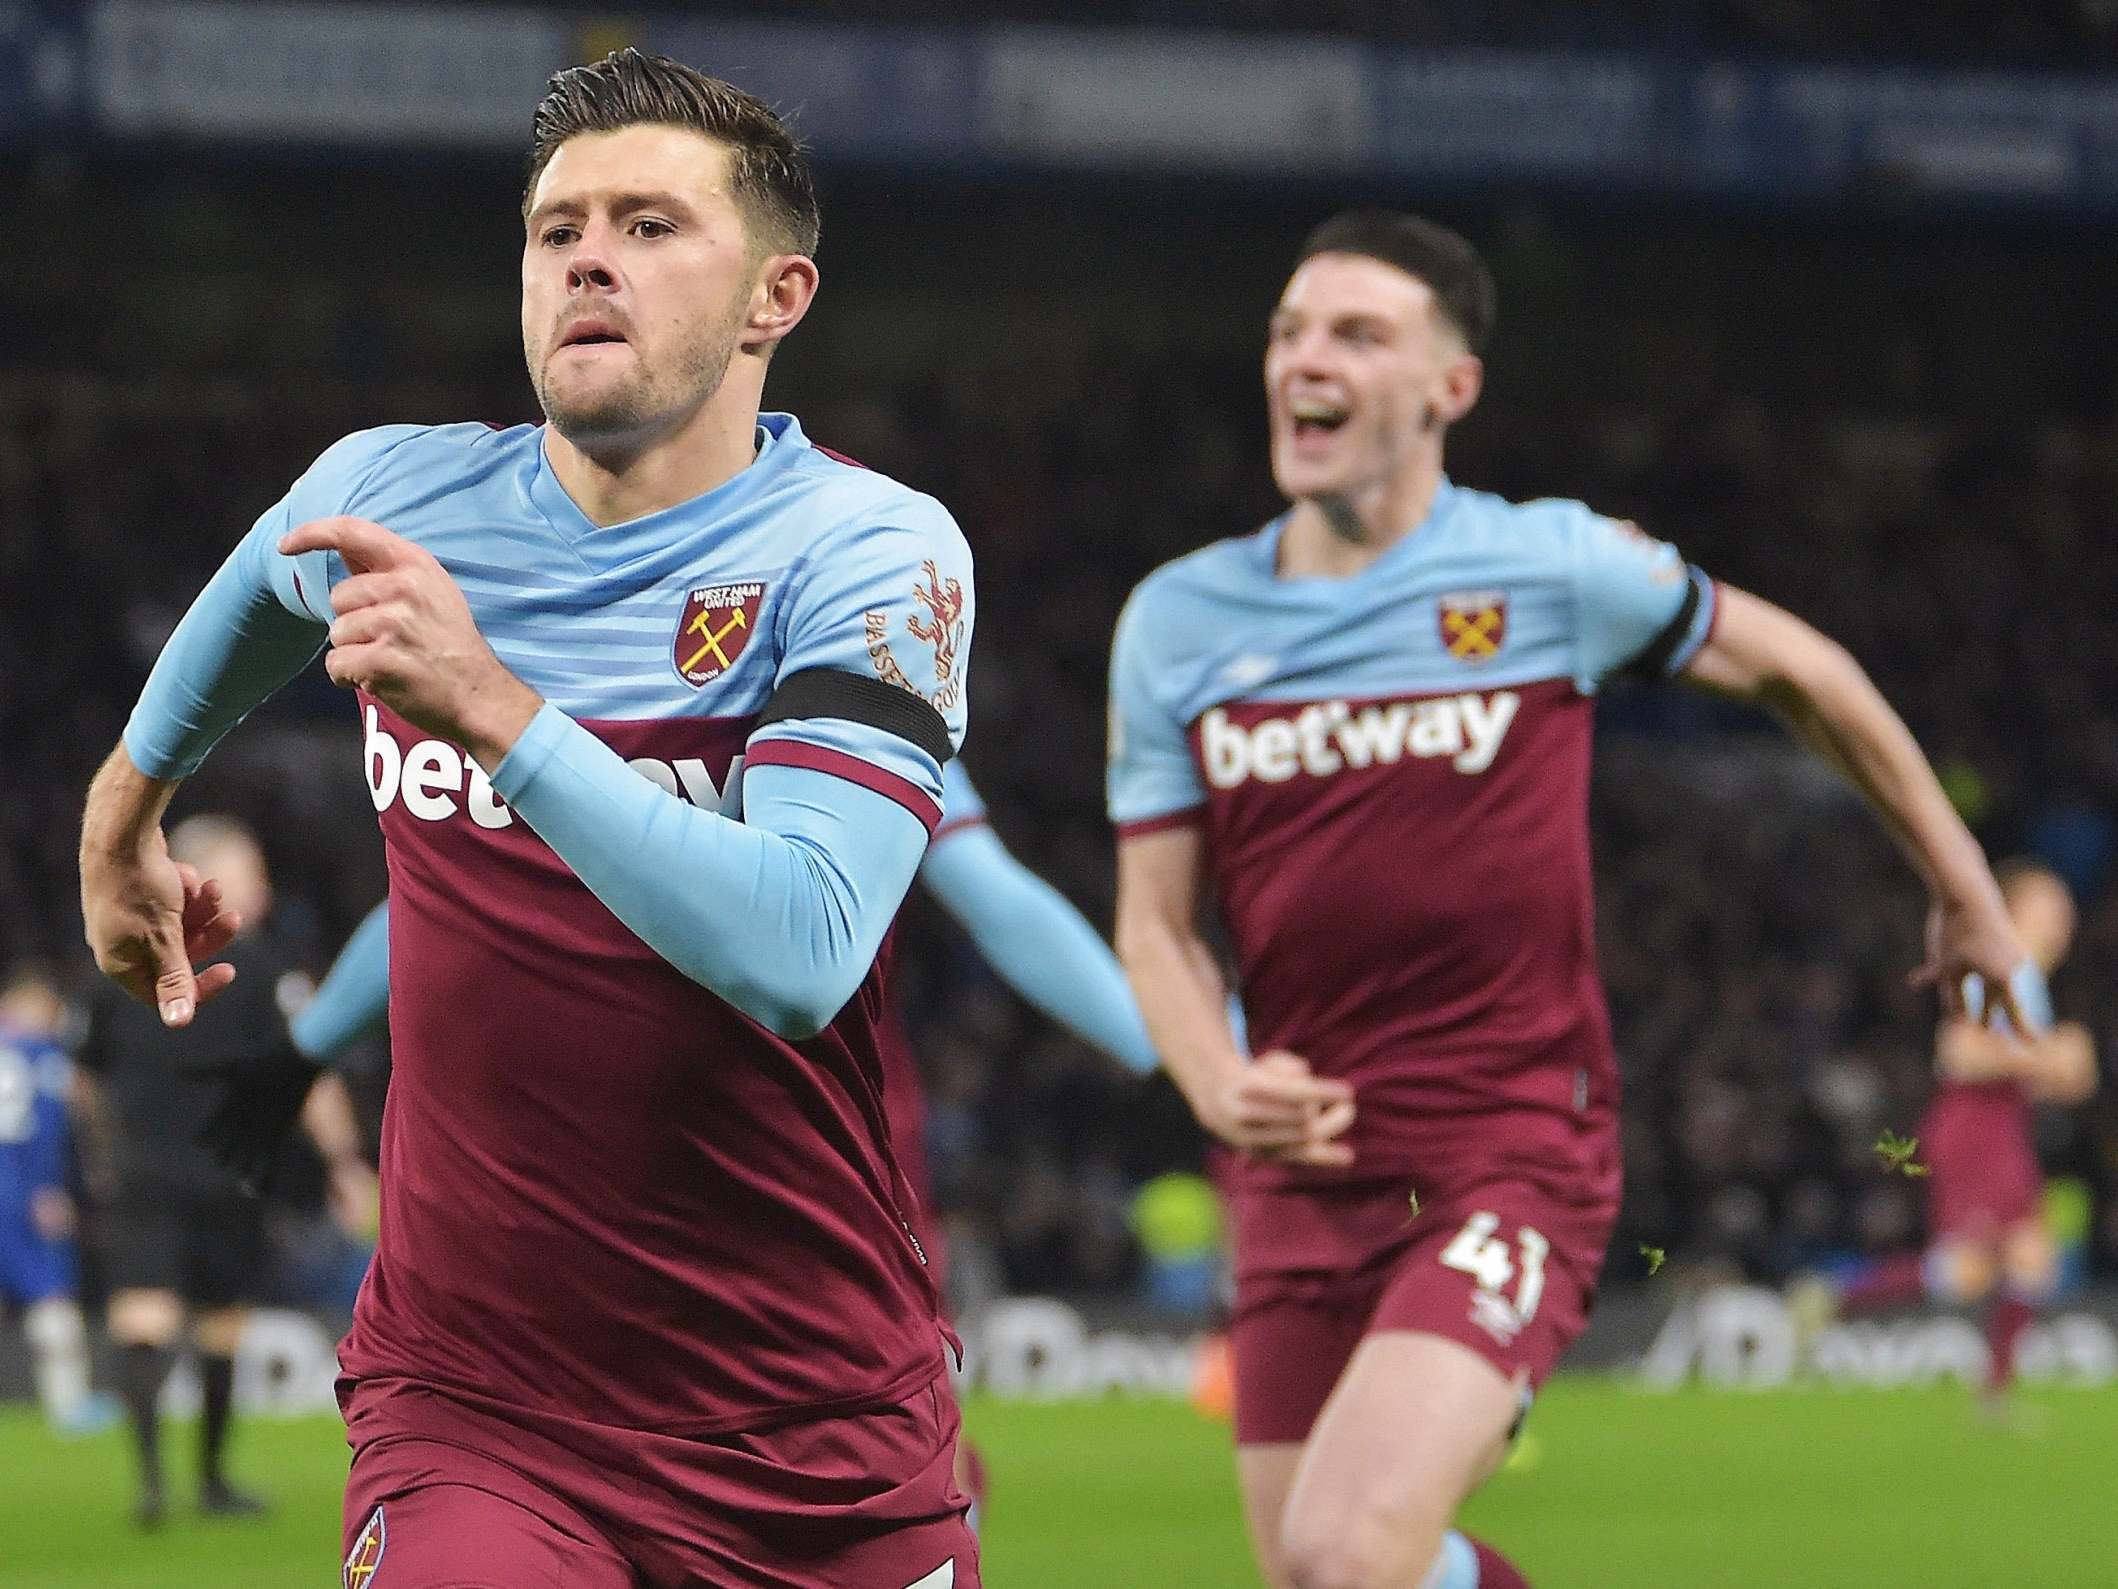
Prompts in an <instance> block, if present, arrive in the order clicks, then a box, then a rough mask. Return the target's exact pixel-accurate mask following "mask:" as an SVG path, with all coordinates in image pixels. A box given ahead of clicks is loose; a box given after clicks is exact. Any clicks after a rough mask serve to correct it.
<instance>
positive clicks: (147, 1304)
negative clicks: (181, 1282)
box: [109, 1290, 184, 1346]
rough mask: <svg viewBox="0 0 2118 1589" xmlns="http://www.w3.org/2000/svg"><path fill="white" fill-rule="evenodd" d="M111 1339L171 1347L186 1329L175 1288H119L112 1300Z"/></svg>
mask: <svg viewBox="0 0 2118 1589" xmlns="http://www.w3.org/2000/svg"><path fill="white" fill-rule="evenodd" d="M109 1327H110V1336H111V1339H112V1340H114V1341H116V1342H117V1343H118V1344H119V1345H120V1346H169V1345H173V1344H174V1343H175V1341H176V1338H177V1336H178V1334H179V1333H180V1332H181V1331H182V1330H183V1328H184V1304H183V1302H182V1300H181V1299H179V1298H178V1296H177V1294H176V1293H175V1292H174V1291H159V1290H156V1291H146V1290H141V1291H120V1292H118V1293H117V1294H116V1295H114V1296H113V1297H112V1298H111V1299H110V1311H109Z"/></svg>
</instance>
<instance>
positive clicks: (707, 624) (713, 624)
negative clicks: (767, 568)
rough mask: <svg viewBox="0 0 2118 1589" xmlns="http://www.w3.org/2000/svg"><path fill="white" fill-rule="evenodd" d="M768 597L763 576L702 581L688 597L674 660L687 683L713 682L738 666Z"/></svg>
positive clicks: (694, 685)
mask: <svg viewBox="0 0 2118 1589" xmlns="http://www.w3.org/2000/svg"><path fill="white" fill-rule="evenodd" d="M764 599H765V582H764V581H763V580H761V579H740V580H735V581H732V582H730V583H729V584H725V585H700V586H699V587H698V588H696V589H695V590H693V591H692V592H691V594H690V595H688V596H686V597H685V598H684V613H683V616H682V617H680V618H678V619H677V638H676V642H675V645H674V647H673V649H672V651H671V653H670V660H671V661H672V662H674V663H675V664H676V667H677V672H678V674H679V675H681V676H682V678H683V680H684V682H685V683H686V684H689V685H691V686H692V687H693V688H697V687H698V686H699V685H701V684H711V683H712V682H713V681H714V680H715V679H717V678H719V677H720V676H721V675H722V674H723V673H726V672H727V671H728V670H729V669H730V668H732V667H734V666H735V659H736V658H737V657H739V656H741V655H742V654H743V647H745V646H747V645H748V644H750V637H751V636H752V635H753V634H755V633H757V610H758V606H759V604H760V603H762V602H763V601H764Z"/></svg>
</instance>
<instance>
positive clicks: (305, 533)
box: [279, 515, 419, 574]
mask: <svg viewBox="0 0 2118 1589" xmlns="http://www.w3.org/2000/svg"><path fill="white" fill-rule="evenodd" d="M279 549H280V551H281V552H282V553H284V554H285V555H287V556H288V557H297V556H299V555H300V554H302V553H303V552H336V553H338V555H339V556H340V557H342V558H344V559H345V560H346V567H348V568H349V569H351V570H353V572H354V573H356V574H365V573H372V572H374V571H375V570H377V569H382V568H397V567H401V566H402V565H403V564H405V563H407V562H410V561H412V559H413V558H414V556H416V554H417V553H418V550H419V549H418V548H417V547H416V546H414V545H413V544H412V543H411V542H410V541H408V540H406V539H405V538H404V537H403V536H401V535H395V534H392V533H391V532H390V531H388V530H386V529H384V528H383V527H382V526H381V525H380V524H376V523H373V522H371V521H369V520H367V519H356V518H352V517H350V516H346V515H340V516H339V517H337V518H329V519H311V520H310V521H309V522H308V523H307V524H299V525H296V526H295V527H294V528H293V529H291V530H289V531H288V532H287V533H286V534H285V535H283V536H281V537H280V542H279Z"/></svg>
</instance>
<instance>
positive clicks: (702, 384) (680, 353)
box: [522, 127, 758, 445]
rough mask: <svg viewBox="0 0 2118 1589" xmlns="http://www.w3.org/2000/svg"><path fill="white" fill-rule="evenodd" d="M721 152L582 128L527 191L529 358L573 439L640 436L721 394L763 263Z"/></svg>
mask: <svg viewBox="0 0 2118 1589" xmlns="http://www.w3.org/2000/svg"><path fill="white" fill-rule="evenodd" d="M729 164H730V151H729V149H728V147H727V146H726V145H725V144H721V143H717V142H715V141H714V140H713V139H710V138H706V137H703V136H701V135H700V134H698V133H695V132H691V131H688V130H686V129H684V128H681V127H627V128H624V129H622V130H621V131H618V132H606V133H583V134H581V135H580V136H578V137H575V138H569V139H568V140H567V141H566V142H565V143H564V144H562V145H560V147H559V150H558V152H557V153H556V154H554V155H553V156H552V158H551V161H550V163H549V164H547V165H546V166H545V168H544V170H543V172H542V174H541V175H540V176H539V177H538V179H537V187H536V191H535V192H534V193H533V194H532V195H531V199H530V213H529V217H528V223H527V235H526V237H525V239H524V244H523V251H522V350H523V354H524V356H525V358H526V359H527V360H528V362H529V372H530V381H531V384H533V385H534V386H535V387H536V389H537V400H538V402H539V403H540V404H541V405H542V406H543V408H544V413H545V417H546V418H548V419H549V420H550V421H551V422H552V424H553V425H554V426H556V427H557V428H558V430H559V431H560V433H561V434H562V435H564V436H565V437H566V438H567V439H568V440H569V441H573V442H576V443H579V444H584V445H593V444H594V443H596V442H598V441H610V442H622V441H625V440H627V439H640V440H645V439H647V438H650V437H652V436H653V435H655V434H656V433H658V432H661V431H664V430H667V429H673V428H675V427H676V426H677V425H680V424H681V423H683V421H684V420H686V419H687V418H689V417H690V415H691V414H693V413H695V412H696V411H697V410H698V408H699V407H700V406H701V405H703V404H704V403H705V402H706V401H707V399H709V398H710V397H712V396H713V394H714V393H715V391H717V390H718V389H719V387H720V384H721V380H722V377H723V376H724V375H726V373H727V371H728V363H729V360H730V358H731V357H732V356H733V355H734V352H735V348H736V343H737V338H738V335H739V332H740V329H741V327H742V325H743V322H744V318H745V313H746V310H747V307H748V304H749V299H750V294H751V290H752V287H753V284H754V281H755V279H756V276H757V267H758V258H757V255H756V253H755V251H754V250H753V248H752V246H751V243H750V240H749V237H748V233H747V228H746V226H745V223H744V217H743V213H742V211H741V209H740V207H739V206H738V205H737V202H736V199H735V194H734V191H733V188H732V185H731V182H730V178H729Z"/></svg>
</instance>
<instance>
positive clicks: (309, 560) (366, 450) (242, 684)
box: [125, 425, 420, 778]
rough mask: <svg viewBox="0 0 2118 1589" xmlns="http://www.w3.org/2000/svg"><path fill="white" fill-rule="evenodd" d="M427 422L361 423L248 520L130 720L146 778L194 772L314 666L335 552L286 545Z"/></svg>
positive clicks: (326, 619) (334, 509) (131, 741)
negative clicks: (369, 426) (287, 550)
mask: <svg viewBox="0 0 2118 1589" xmlns="http://www.w3.org/2000/svg"><path fill="white" fill-rule="evenodd" d="M419 428H420V427H418V426H414V425H392V426H387V427H385V428H383V429H381V430H366V431H360V432H358V433H356V434H354V435H351V436H348V437H346V438H345V439H344V440H342V441H339V442H337V443H335V444H334V445H332V446H331V447H330V448H329V449H327V450H326V451H325V452H324V454H323V456H321V457H320V458H318V459H317V460H316V462H315V463H313V464H311V465H310V466H309V469H308V472H307V473H305V474H304V475H303V476H302V477H301V478H300V479H299V480H297V481H296V482H295V483H294V485H293V486H292V487H291V488H290V489H289V490H288V492H287V494H286V495H285V496H284V497H282V498H281V499H280V500H279V501H278V502H276V503H274V504H273V505H272V506H271V507H270V508H268V509H266V510H265V513H264V515H263V516H262V517H260V518H259V519H258V521H257V523H256V524H254V525H253V526H251V529H250V533H249V534H247V535H245V536H244V537H243V538H242V540H241V541H239V542H237V543H236V548H235V550H234V551H233V552H231V553H230V554H229V556H228V560H227V561H226V562H225V563H223V564H222V565H221V567H220V571H219V572H218V573H216V574H215V575H214V576H213V578H212V579H211V580H209V581H207V584H206V588H205V589H204V590H203V591H201V592H200V593H199V596H198V599H197V600H195V601H194V602H193V603H192V604H191V608H190V610H189V611H188V612H186V613H185V614H184V617H183V621H182V622H180V623H179V624H178V625H177V627H176V632H175V633H174V634H172V635H171V636H170V637H169V643H168V644H167V645H165V646H164V647H163V648H162V654H161V655H160V656H159V657H157V658H156V659H155V664H154V669H153V671H152V672H150V673H149V674H148V677H147V686H146V688H145V689H144V690H142V691H141V692H140V699H139V701H138V703H137V704H136V705H135V706H134V707H133V710H132V718H131V720H130V721H129V722H127V723H126V725H125V753H126V754H127V755H128V756H130V757H131V758H132V763H133V765H134V766H136V767H138V768H139V769H140V771H142V772H144V773H146V774H147V775H148V776H149V777H150V778H187V777H189V776H190V775H191V774H192V773H193V772H195V771H197V770H198V765H199V763H200V762H202V761H204V760H205V759H206V753H207V752H208V751H210V750H211V749H212V748H213V747H214V745H215V744H216V743H217V742H218V741H219V739H220V737H221V736H222V735H223V734H225V733H227V732H228V730H229V729H231V728H233V727H234V726H235V725H236V724H237V723H239V722H240V721H242V719H243V718H244V717H245V716H247V715H248V714H249V712H250V711H251V710H252V709H253V708H254V707H256V706H257V705H258V704H259V703H260V702H262V701H263V700H264V699H265V698H266V697H267V696H269V695H270V694H271V693H272V692H273V691H274V690H276V689H278V688H279V687H280V686H281V685H282V684H285V683H286V682H287V681H288V680H289V679H291V678H293V677H294V675H295V674H297V673H299V672H301V670H302V669H303V668H304V667H306V666H308V664H309V660H310V659H311V658H312V657H314V656H315V655H316V653H317V652H318V651H320V650H322V649H323V644H324V637H325V635H326V633H327V632H328V630H329V628H330V623H331V602H330V589H331V582H332V578H333V576H334V573H335V572H336V570H335V569H334V567H333V564H334V563H335V561H336V560H335V559H334V558H333V557H332V556H331V554H329V553H326V552H309V553H305V554H304V555H303V556H301V557H298V558H294V557H285V556H282V555H281V553H280V551H279V540H280V537H281V536H283V535H285V534H286V533H287V532H288V531H289V530H291V529H293V528H294V527H295V526H296V525H297V524H305V523H307V522H308V521H309V520H311V519H318V518H326V517H329V516H330V515H332V514H337V513H343V512H345V511H346V510H347V507H348V505H349V503H350V502H351V501H352V499H353V497H354V496H355V495H356V493H357V492H358V489H359V487H360V486H361V485H362V484H363V483H365V481H366V479H367V477H368V476H369V475H370V474H371V473H372V472H373V471H374V469H375V467H376V466H377V465H378V464H379V463H380V462H381V460H382V459H383V457H384V456H385V455H386V454H387V453H388V452H389V450H390V449H391V448H392V447H394V446H396V445H397V443H399V442H400V441H402V440H404V438H405V437H407V436H410V435H413V434H416V433H417V431H418V430H419Z"/></svg>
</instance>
